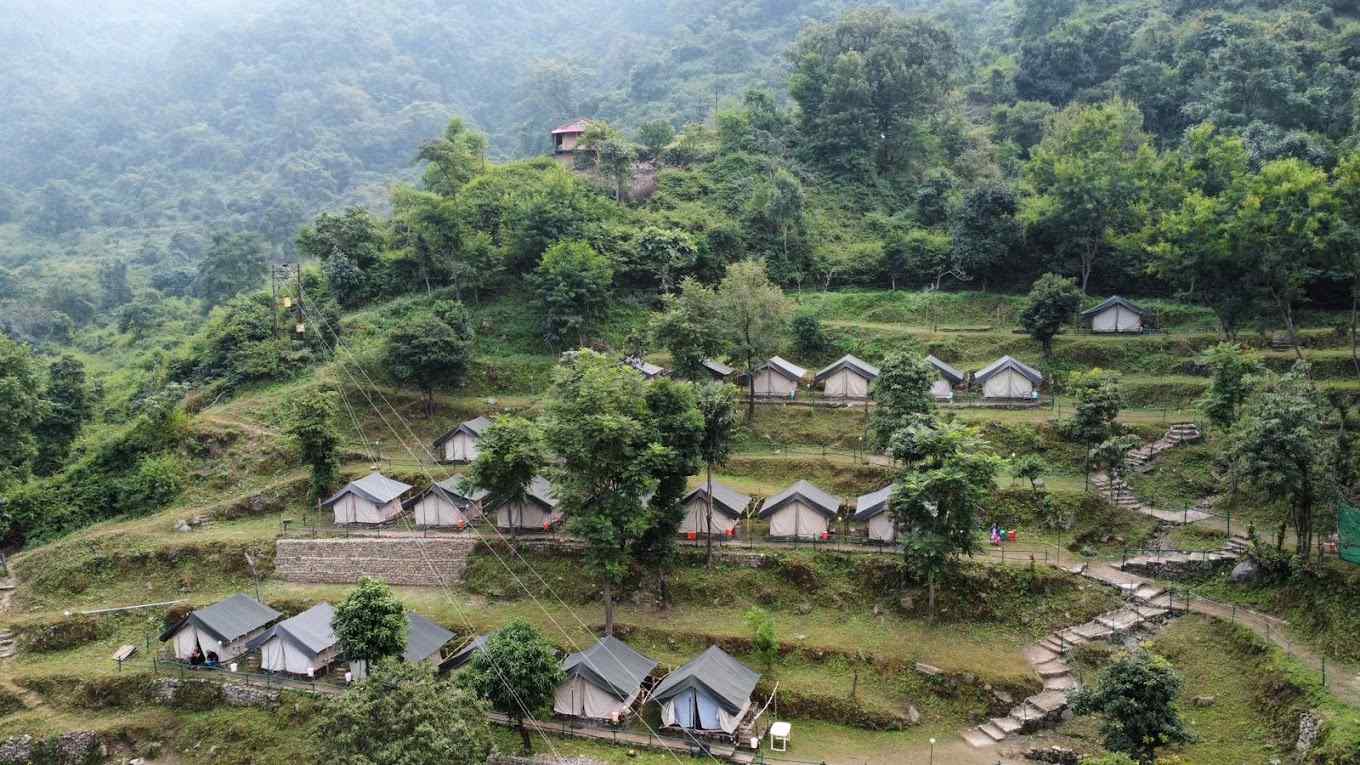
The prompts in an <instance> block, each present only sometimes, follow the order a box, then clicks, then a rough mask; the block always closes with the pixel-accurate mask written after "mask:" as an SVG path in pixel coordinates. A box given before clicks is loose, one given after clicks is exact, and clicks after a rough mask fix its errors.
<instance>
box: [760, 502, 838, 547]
mask: <svg viewBox="0 0 1360 765" xmlns="http://www.w3.org/2000/svg"><path fill="white" fill-rule="evenodd" d="M769 520H770V536H772V537H781V538H782V537H797V538H798V539H818V538H820V537H821V536H822V534H823V533H824V532H826V531H827V528H828V527H827V517H826V516H824V515H822V514H821V513H820V512H818V511H816V510H814V509H813V508H812V506H811V505H809V504H807V503H806V502H804V501H803V500H794V501H793V502H790V503H788V504H787V505H784V506H783V507H781V508H779V509H778V510H776V511H775V512H774V513H773V514H772V515H770V517H769Z"/></svg>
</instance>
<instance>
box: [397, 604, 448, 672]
mask: <svg viewBox="0 0 1360 765" xmlns="http://www.w3.org/2000/svg"><path fill="white" fill-rule="evenodd" d="M453 637H454V635H453V633H452V632H450V631H448V630H446V629H444V628H443V627H441V626H439V625H438V624H435V623H434V622H432V621H430V620H429V619H426V618H425V617H423V616H421V615H420V614H413V613H407V614H406V650H405V651H404V652H402V655H401V659H402V661H404V662H406V663H407V664H419V663H420V662H429V663H431V664H434V665H436V666H437V665H438V664H439V663H440V662H441V661H442V660H443V658H444V654H443V649H444V646H446V645H448V644H449V641H450V640H453Z"/></svg>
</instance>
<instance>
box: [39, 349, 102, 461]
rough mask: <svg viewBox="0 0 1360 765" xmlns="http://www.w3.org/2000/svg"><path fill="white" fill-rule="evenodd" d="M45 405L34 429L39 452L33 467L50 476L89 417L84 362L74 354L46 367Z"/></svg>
mask: <svg viewBox="0 0 1360 765" xmlns="http://www.w3.org/2000/svg"><path fill="white" fill-rule="evenodd" d="M43 399H44V401H45V402H46V406H45V407H44V408H43V412H42V419H41V420H39V422H38V424H37V425H36V427H35V428H34V430H33V434H34V436H35V437H36V439H37V442H38V454H37V457H36V458H35V459H34V461H33V470H34V472H36V473H38V474H39V475H51V474H52V473H55V472H56V471H57V470H59V469H61V466H62V463H63V462H65V460H66V457H67V455H68V454H70V451H71V444H73V443H74V442H75V440H76V436H79V435H80V429H81V427H82V426H84V424H85V421H86V420H88V419H89V418H90V409H91V406H90V394H89V391H88V390H87V389H86V386H85V365H84V364H82V363H80V359H77V358H75V357H74V356H62V357H61V358H60V359H57V360H56V361H54V362H52V365H51V366H50V367H48V368H47V388H46V389H45V390H44V391H43Z"/></svg>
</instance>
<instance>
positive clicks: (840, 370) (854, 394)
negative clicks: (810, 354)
mask: <svg viewBox="0 0 1360 765" xmlns="http://www.w3.org/2000/svg"><path fill="white" fill-rule="evenodd" d="M878 375H879V371H878V367H876V366H874V365H873V364H870V363H869V362H867V361H865V360H863V359H860V358H857V357H855V356H852V355H850V354H848V353H847V354H845V355H844V356H842V357H840V358H839V359H837V360H836V362H835V363H833V364H832V365H831V366H829V367H827V368H825V369H823V370H822V371H820V372H818V373H817V376H816V377H815V378H814V382H816V383H817V384H819V385H822V386H823V392H824V393H825V394H826V395H827V397H828V398H856V399H865V398H868V397H869V384H870V383H872V382H873V381H874V380H877V379H878Z"/></svg>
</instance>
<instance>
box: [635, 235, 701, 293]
mask: <svg viewBox="0 0 1360 765" xmlns="http://www.w3.org/2000/svg"><path fill="white" fill-rule="evenodd" d="M637 249H638V260H639V261H641V264H642V266H643V267H644V268H646V269H648V270H650V271H653V272H655V273H656V275H657V281H658V282H659V283H660V287H661V294H663V295H669V294H670V293H671V290H672V289H674V287H675V280H676V277H677V276H678V275H679V274H681V273H683V272H684V271H686V270H688V269H691V268H693V267H694V264H695V263H696V262H697V261H698V258H699V246H698V244H697V243H696V242H695V241H694V237H692V236H690V235H689V234H687V233H685V232H684V231H681V230H679V229H673V228H661V227H659V226H647V227H646V228H644V229H642V231H640V232H638V240H637Z"/></svg>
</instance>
